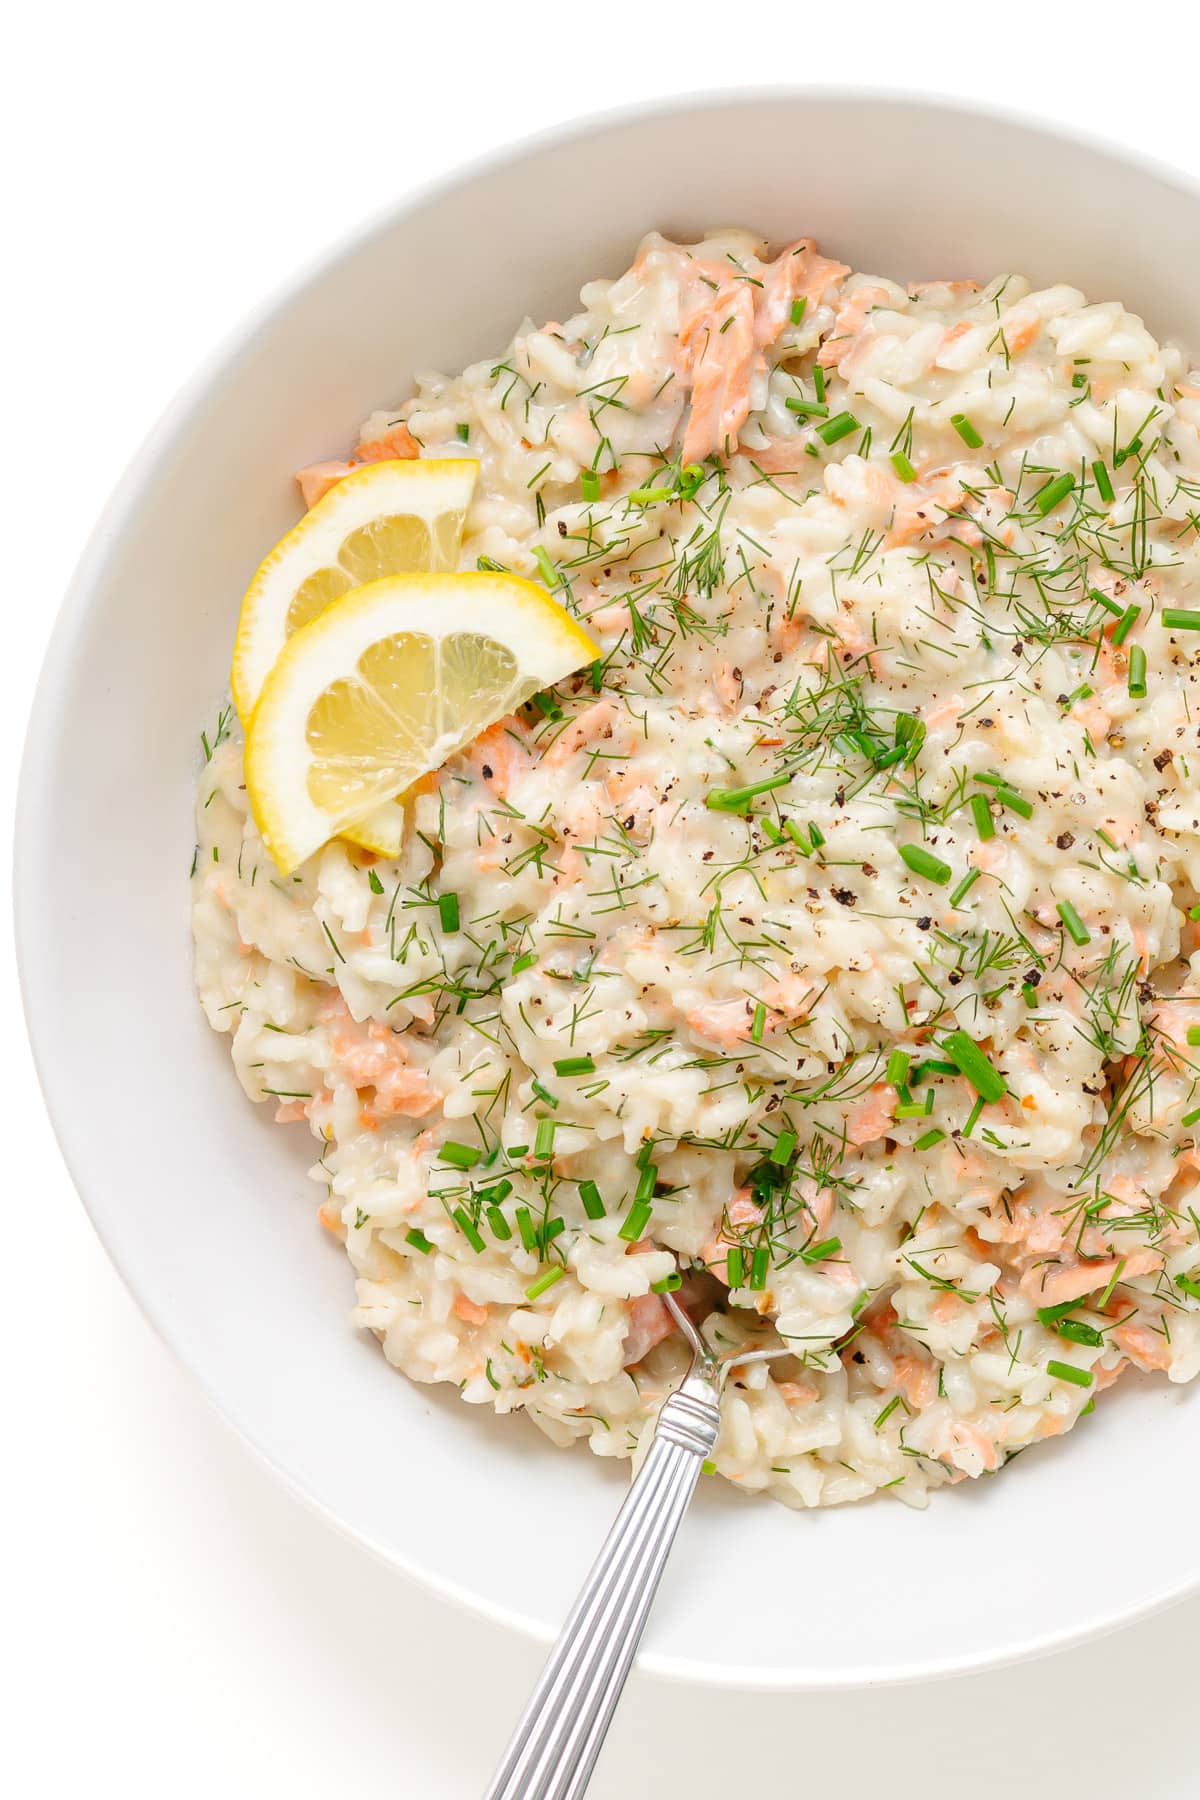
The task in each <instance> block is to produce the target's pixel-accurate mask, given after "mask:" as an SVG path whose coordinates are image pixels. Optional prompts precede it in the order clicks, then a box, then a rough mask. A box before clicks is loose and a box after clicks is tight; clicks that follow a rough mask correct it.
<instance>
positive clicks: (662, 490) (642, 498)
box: [629, 487, 675, 506]
mask: <svg viewBox="0 0 1200 1800" xmlns="http://www.w3.org/2000/svg"><path fill="white" fill-rule="evenodd" d="M629 498H630V500H631V501H632V502H633V504H634V506H652V505H653V504H654V502H655V501H656V500H673V499H674V498H675V489H674V488H669V487H639V488H631V489H630V491H629Z"/></svg>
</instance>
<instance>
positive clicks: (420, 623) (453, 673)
mask: <svg viewBox="0 0 1200 1800" xmlns="http://www.w3.org/2000/svg"><path fill="white" fill-rule="evenodd" d="M598 655H599V650H598V647H597V646H596V645H595V644H594V643H593V642H592V640H591V638H590V637H588V635H587V633H586V632H584V631H581V630H580V628H579V626H578V625H577V624H576V623H575V621H574V620H573V619H572V618H571V617H570V616H569V614H567V613H566V612H564V611H563V609H562V607H561V606H558V605H557V604H556V603H555V602H554V601H553V600H551V599H550V597H549V595H548V594H547V593H546V591H545V589H544V588H540V587H537V586H535V585H534V583H533V582H531V581H522V580H521V579H520V577H519V576H516V575H500V574H483V573H479V574H474V573H472V574H462V575H392V576H389V577H387V578H386V579H385V580H383V581H373V582H370V583H369V584H368V585H367V586H365V587H360V588H356V589H354V590H353V592H351V593H348V594H347V595H345V597H344V598H343V599H341V600H335V601H334V602H333V603H332V604H331V605H329V606H327V607H326V608H325V610H324V611H323V612H321V613H320V614H318V616H317V617H316V618H315V619H313V620H312V622H311V623H310V624H308V625H304V626H302V627H301V628H300V630H298V631H296V632H295V633H293V635H292V636H291V637H290V638H289V639H288V641H287V643H286V644H285V645H284V648H283V651H282V653H281V655H280V656H279V659H278V661H277V662H276V664H275V666H274V668H273V669H272V670H271V672H270V674H269V675H268V676H267V679H266V682H265V683H264V686H263V689H262V693H261V694H260V696H259V701H258V705H257V706H256V707H255V709H254V713H253V715H252V717H251V719H250V723H249V726H248V727H247V731H246V790H247V793H248V795H249V798H250V805H251V809H252V811H253V813H254V817H255V820H256V821H257V824H258V828H259V830H260V832H261V833H262V836H263V840H264V842H265V843H266V845H267V848H268V849H269V850H270V852H271V855H272V856H273V857H274V859H275V861H276V863H277V864H278V866H279V868H280V870H281V872H282V873H283V874H285V875H289V874H291V872H292V870H293V869H295V868H296V867H297V865H298V864H300V863H302V862H303V861H304V860H305V859H306V858H307V857H309V856H311V855H312V854H313V852H314V851H316V850H319V849H320V847H321V845H322V844H324V843H326V842H327V841H328V840H329V839H330V838H332V837H336V836H337V835H338V834H339V833H341V832H343V831H345V829H346V828H347V826H353V825H354V824H355V823H356V821H358V820H361V819H364V818H366V817H368V816H371V817H374V816H376V815H377V814H378V812H379V811H380V810H381V809H383V808H384V807H385V805H386V803H387V802H389V801H391V800H393V799H394V798H395V796H396V795H397V794H399V793H401V792H402V791H403V790H404V789H405V788H407V787H410V786H411V785H412V783H413V782H414V781H416V780H418V778H419V777H420V776H422V775H425V774H428V773H429V771H430V770H433V769H437V768H440V767H441V765H442V763H444V762H445V760H446V758H447V757H448V756H450V755H452V753H453V752H454V751H455V750H459V749H461V748H462V746H463V745H464V744H468V743H470V741H471V740H472V738H475V737H478V735H479V733H480V732H481V731H484V730H486V728H487V727H488V726H489V725H492V724H494V723H495V721H496V720H497V719H500V718H503V717H504V715H505V713H508V712H512V710H513V708H514V707H517V706H520V705H521V704H522V703H523V702H524V701H526V700H528V699H529V697H530V695H531V694H536V693H537V691H538V690H539V688H544V687H548V686H550V684H551V683H552V682H555V681H561V680H563V678H564V677H565V676H567V675H570V674H571V673H572V671H573V670H575V669H578V668H579V667H581V665H582V664H584V663H588V662H592V661H593V660H594V659H595V658H596V657H597V656H598ZM393 810H395V811H396V812H399V810H400V809H399V808H395V809H393Z"/></svg>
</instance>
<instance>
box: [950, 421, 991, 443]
mask: <svg viewBox="0 0 1200 1800" xmlns="http://www.w3.org/2000/svg"><path fill="white" fill-rule="evenodd" d="M950 423H951V424H952V425H953V427H954V429H955V431H957V433H958V435H959V437H960V438H961V439H962V441H963V443H964V444H966V446H967V448H968V449H970V450H978V448H979V446H980V445H981V444H982V442H983V439H982V438H981V437H980V435H979V433H978V432H977V431H976V429H975V427H974V426H973V425H972V423H971V421H970V419H968V418H967V416H966V414H965V413H955V414H954V415H953V416H952V418H951V420H950Z"/></svg>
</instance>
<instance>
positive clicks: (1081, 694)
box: [1059, 681, 1096, 709]
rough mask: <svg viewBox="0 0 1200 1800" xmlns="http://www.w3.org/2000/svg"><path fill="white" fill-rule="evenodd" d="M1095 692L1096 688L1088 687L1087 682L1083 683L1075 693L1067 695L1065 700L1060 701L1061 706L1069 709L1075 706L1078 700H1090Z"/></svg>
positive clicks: (1064, 697)
mask: <svg viewBox="0 0 1200 1800" xmlns="http://www.w3.org/2000/svg"><path fill="white" fill-rule="evenodd" d="M1095 691H1096V690H1095V689H1094V688H1092V687H1089V686H1088V684H1087V682H1086V681H1081V682H1080V684H1079V686H1078V687H1077V688H1076V689H1075V691H1074V693H1071V694H1066V695H1064V696H1063V698H1062V699H1061V700H1060V701H1059V705H1060V706H1065V707H1067V708H1068V709H1069V708H1070V707H1072V706H1074V704H1075V702H1076V701H1077V700H1090V699H1091V697H1092V695H1093V694H1094V693H1095Z"/></svg>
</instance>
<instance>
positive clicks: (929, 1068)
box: [909, 1056, 959, 1084]
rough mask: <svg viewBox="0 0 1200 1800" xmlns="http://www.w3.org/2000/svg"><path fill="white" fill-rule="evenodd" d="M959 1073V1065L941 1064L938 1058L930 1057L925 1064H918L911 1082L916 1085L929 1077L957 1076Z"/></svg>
mask: <svg viewBox="0 0 1200 1800" xmlns="http://www.w3.org/2000/svg"><path fill="white" fill-rule="evenodd" d="M958 1073H959V1068H958V1064H957V1063H952V1062H940V1061H939V1060H938V1058H937V1057H936V1056H930V1057H927V1058H926V1060H925V1061H924V1062H919V1063H918V1064H917V1066H916V1068H915V1069H914V1070H913V1072H912V1074H911V1076H910V1077H909V1080H910V1081H911V1082H913V1083H914V1084H915V1083H916V1082H918V1081H924V1079H925V1077H926V1076H927V1075H957V1074H958Z"/></svg>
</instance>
